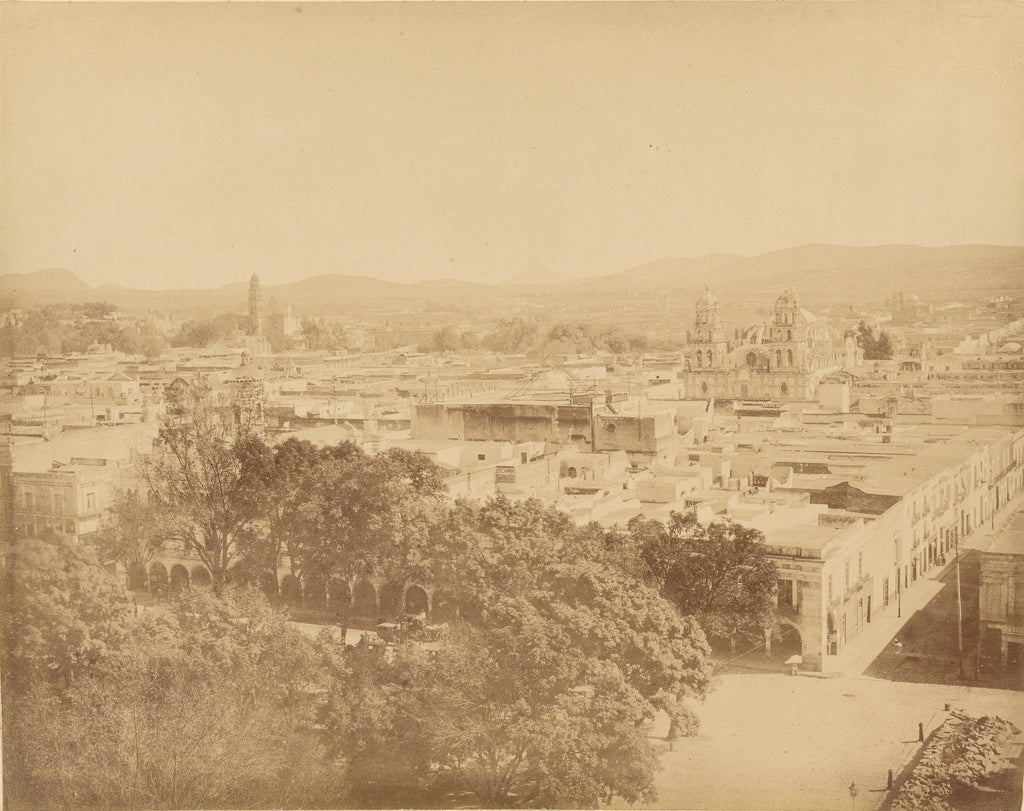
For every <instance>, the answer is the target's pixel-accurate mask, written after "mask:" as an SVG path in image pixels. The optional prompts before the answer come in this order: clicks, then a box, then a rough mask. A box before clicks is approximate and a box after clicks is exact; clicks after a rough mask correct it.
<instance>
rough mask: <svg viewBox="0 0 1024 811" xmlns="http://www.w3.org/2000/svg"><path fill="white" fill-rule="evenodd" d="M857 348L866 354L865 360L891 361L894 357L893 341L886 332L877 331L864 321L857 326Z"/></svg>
mask: <svg viewBox="0 0 1024 811" xmlns="http://www.w3.org/2000/svg"><path fill="white" fill-rule="evenodd" d="M857 346H859V347H860V348H861V350H862V351H863V352H864V360H889V359H890V358H892V355H893V345H892V339H891V338H890V337H889V334H888V333H886V332H881V331H879V334H878V336H877V337H876V336H875V331H874V330H873V329H872V328H871V327H869V326H868V325H867V324H866V323H864V322H863V321H861V322H860V324H858V325H857Z"/></svg>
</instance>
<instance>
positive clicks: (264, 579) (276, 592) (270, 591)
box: [259, 572, 281, 605]
mask: <svg viewBox="0 0 1024 811" xmlns="http://www.w3.org/2000/svg"><path fill="white" fill-rule="evenodd" d="M259 583H260V590H261V591H262V592H263V593H264V594H265V595H267V599H268V600H269V601H270V604H271V605H277V601H278V600H279V599H280V596H281V591H280V589H279V588H278V584H277V575H276V574H275V573H274V572H263V573H262V574H261V575H260V576H259Z"/></svg>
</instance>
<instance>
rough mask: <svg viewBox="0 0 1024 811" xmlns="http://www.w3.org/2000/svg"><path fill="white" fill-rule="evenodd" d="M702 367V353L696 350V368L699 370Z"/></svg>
mask: <svg viewBox="0 0 1024 811" xmlns="http://www.w3.org/2000/svg"><path fill="white" fill-rule="evenodd" d="M702 366H704V353H703V352H701V351H700V350H699V349H698V350H697V368H698V369H700V368H701V367H702Z"/></svg>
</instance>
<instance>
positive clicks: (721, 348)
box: [690, 287, 729, 369]
mask: <svg viewBox="0 0 1024 811" xmlns="http://www.w3.org/2000/svg"><path fill="white" fill-rule="evenodd" d="M694 337H695V338H696V341H695V344H694V347H693V351H691V358H690V366H691V368H697V369H724V368H725V367H726V365H727V364H726V353H727V352H728V348H729V346H728V343H726V340H725V327H724V326H722V315H721V313H720V312H719V305H718V299H717V298H715V297H714V296H713V295H712V294H711V288H710V287H705V288H704V295H703V296H701V297H700V298H699V299H697V323H696V332H695V335H694Z"/></svg>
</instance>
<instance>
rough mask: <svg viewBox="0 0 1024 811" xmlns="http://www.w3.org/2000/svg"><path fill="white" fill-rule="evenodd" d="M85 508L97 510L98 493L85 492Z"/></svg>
mask: <svg viewBox="0 0 1024 811" xmlns="http://www.w3.org/2000/svg"><path fill="white" fill-rule="evenodd" d="M85 509H87V510H95V509H96V494H95V493H86V494H85Z"/></svg>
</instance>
